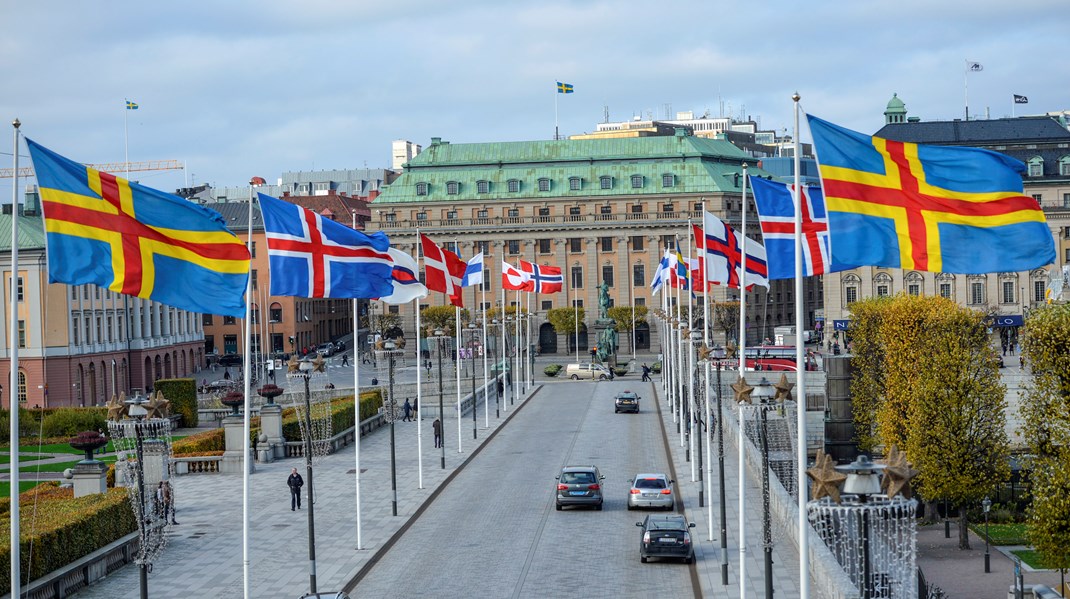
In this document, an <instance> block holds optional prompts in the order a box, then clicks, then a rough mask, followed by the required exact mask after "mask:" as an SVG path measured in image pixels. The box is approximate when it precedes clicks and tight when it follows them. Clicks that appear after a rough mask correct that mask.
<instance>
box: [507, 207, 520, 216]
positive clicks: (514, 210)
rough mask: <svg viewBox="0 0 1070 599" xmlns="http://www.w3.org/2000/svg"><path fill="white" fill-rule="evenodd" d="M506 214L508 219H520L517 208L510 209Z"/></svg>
mask: <svg viewBox="0 0 1070 599" xmlns="http://www.w3.org/2000/svg"><path fill="white" fill-rule="evenodd" d="M508 214H509V218H520V209H519V208H510V209H509V213H508Z"/></svg>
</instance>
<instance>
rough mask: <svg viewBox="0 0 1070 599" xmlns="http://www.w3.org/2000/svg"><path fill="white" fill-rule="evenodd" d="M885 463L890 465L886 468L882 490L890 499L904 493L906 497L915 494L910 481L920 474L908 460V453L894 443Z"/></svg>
mask: <svg viewBox="0 0 1070 599" xmlns="http://www.w3.org/2000/svg"><path fill="white" fill-rule="evenodd" d="M884 463H885V464H887V466H888V467H887V468H885V469H884V477H883V478H882V479H881V490H883V491H884V492H885V494H887V495H888V499H892V498H894V497H895V496H896V495H902V496H903V498H904V499H910V497H911V496H912V495H913V494H914V493H913V490H912V489H911V488H910V481H911V479H913V478H914V477H915V476H917V475H918V471H917V470H915V469H914V468H913V467H912V464H911V463H910V462H908V461H907V454H906V453H901V452H900V451H899V450H898V449H897V448H896V447H895V446H894V445H893V446H892V449H891V451H889V452H888V458H887V459H886V460H885V461H884Z"/></svg>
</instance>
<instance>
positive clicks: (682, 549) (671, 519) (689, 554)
mask: <svg viewBox="0 0 1070 599" xmlns="http://www.w3.org/2000/svg"><path fill="white" fill-rule="evenodd" d="M635 525H636V526H639V527H641V528H642V529H643V536H642V537H640V539H639V561H641V562H643V563H644V564H645V563H646V562H647V558H651V557H677V558H681V559H683V560H684V563H685V564H690V563H693V562H694V561H695V547H694V546H693V545H692V544H691V532H690V531H689V529H691V528H694V527H695V523H694V522H688V521H687V519H686V518H684V517H683V516H678V515H675V514H666V515H657V516H655V515H650V516H647V517H646V520H643V521H642V522H636V523H635Z"/></svg>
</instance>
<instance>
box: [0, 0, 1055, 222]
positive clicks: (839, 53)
mask: <svg viewBox="0 0 1070 599" xmlns="http://www.w3.org/2000/svg"><path fill="white" fill-rule="evenodd" d="M0 22H3V23H5V25H6V26H5V27H4V33H3V34H0V81H3V82H4V83H3V85H0V116H2V117H3V118H4V121H5V122H6V123H10V122H11V121H12V120H14V119H15V118H18V119H20V120H21V122H22V129H21V130H22V133H23V134H24V135H25V136H27V137H29V138H31V139H33V140H35V141H37V142H38V143H41V144H42V145H44V146H46V147H49V148H50V149H52V150H54V151H56V152H58V153H60V154H63V155H65V156H67V157H69V158H71V159H74V160H77V161H79V162H88V163H106V162H121V161H123V160H124V156H125V155H126V152H127V151H128V152H129V154H128V155H129V159H130V160H131V161H142V160H164V159H175V160H179V161H181V162H183V163H184V164H185V165H186V169H185V171H182V170H179V171H159V172H145V173H139V174H138V175H137V176H136V177H133V176H132V178H136V179H138V180H140V181H141V182H142V183H144V184H146V185H150V186H152V187H156V188H158V189H162V190H165V191H174V189H175V188H177V187H182V186H184V185H186V184H187V183H188V184H200V183H210V184H212V185H214V186H238V185H243V184H246V183H247V182H248V181H249V179H250V178H251V177H253V176H260V177H264V178H265V179H266V180H267V181H268V182H275V180H276V179H277V178H278V177H279V176H280V175H281V173H282V172H284V171H295V170H321V169H336V168H337V169H341V168H360V167H364V166H367V167H385V168H389V167H390V147H391V142H392V141H393V140H396V139H406V140H410V141H413V142H415V143H418V144H420V145H423V146H425V147H426V146H427V145H428V144H429V142H430V139H431V137H432V136H435V137H442V138H443V139H445V140H449V141H451V142H453V143H463V142H488V141H521V140H534V139H550V138H552V136H553V133H554V119H555V101H556V106H557V119H558V122H559V126H560V130H561V133H562V134H564V135H567V134H575V133H582V132H586V131H592V130H594V128H595V126H596V124H597V123H599V122H602V121H603V120H605V114H606V111H608V115H609V119H610V120H612V121H619V120H627V119H631V118H632V117H634V116H636V115H640V116H642V117H647V116H654V117H655V118H661V117H664V116H665V114H666V112H669V113H671V114H675V112H677V111H693V112H695V113H696V114H701V113H703V112H706V111H709V113H710V114H711V115H713V116H729V115H731V116H735V117H748V116H749V117H751V118H753V119H755V120H757V121H759V123H760V124H761V126H762V128H764V129H776V130H781V129H785V128H786V129H788V131H790V130H791V129H792V126H793V125H792V123H793V115H792V102H791V96H792V94H793V93H794V92H796V91H797V92H798V93H799V94H800V95H801V97H802V100H801V105H802V108H803V109H804V110H806V111H807V112H809V113H812V114H815V115H817V116H820V117H822V118H824V119H826V120H830V121H833V122H835V123H837V124H840V125H843V126H846V127H849V128H852V129H855V130H858V131H862V132H865V133H873V132H875V131H876V130H878V129H879V128H880V127H881V126H882V125H883V118H884V117H883V114H882V113H883V112H884V109H885V106H886V105H887V102H888V100H889V99H890V98H891V97H892V94H893V93H897V94H898V95H899V97H900V98H901V99H902V100H903V101H904V102H905V103H906V106H907V110H908V113H909V115H910V116H918V117H921V118H922V119H923V120H945V119H953V118H962V117H963V115H964V111H965V108H964V106H965V104H966V98H967V92H966V90H967V89H968V99H969V108H970V114H971V117H973V116H981V117H983V116H984V115H985V114H986V113H988V114H990V115H991V116H992V117H1002V116H1010V115H1011V113H1012V110H1015V111H1016V114H1017V115H1019V116H1021V115H1024V114H1040V113H1044V112H1048V111H1059V110H1067V109H1070V97H1068V89H1070V88H1068V83H1070V61H1066V60H1065V59H1064V57H1065V56H1067V55H1070V33H1068V31H1070V11H1067V10H1066V3H1065V0H1019V1H1017V2H1014V3H1008V2H1006V1H1004V0H1000V1H997V0H969V1H966V0H937V1H933V0H899V1H894V2H874V1H871V0H853V1H850V2H846V1H844V2H833V1H830V0H810V1H809V2H799V1H797V0H765V1H761V2H753V1H752V2H736V1H721V0H706V1H684V0H661V1H659V2H649V1H644V2H639V1H635V0H613V1H604V2H600V1H556V0H543V1H538V2H528V1H525V0H510V1H502V0H496V1H482V0H467V1H466V0H457V1H454V2H443V1H441V0H393V1H391V2H379V1H372V0H348V1H344V0H335V1H330V0H302V1H300V2H297V1H291V2H280V1H275V0H258V1H256V2H251V1H247V0H226V1H215V2H201V1H199V0H187V1H184V2H167V3H161V2H143V1H141V2H132V1H125V0H116V1H109V2H79V1H74V0H71V1H67V2H59V1H54V0H38V1H35V2H28V1H25V0H0ZM967 61H974V62H977V63H980V64H981V65H982V66H983V71H980V72H971V73H969V74H968V75H967V74H966V62H967ZM556 81H563V82H567V83H571V84H573V85H574V86H575V93H573V94H568V95H563V94H561V95H559V94H556V93H555V90H556V86H555V82H556ZM967 86H968V87H967ZM1012 94H1019V95H1025V96H1027V97H1028V98H1029V103H1028V104H1024V105H1022V104H1019V105H1017V106H1014V105H1013V104H1012V102H1011V100H1012ZM126 99H129V100H131V101H134V102H137V103H138V104H139V106H140V108H139V109H138V110H137V111H127V110H125V109H124V101H125V100H126ZM7 131H8V132H5V134H4V135H3V136H0V139H4V140H6V141H5V142H3V143H0V168H10V166H11V158H12V157H11V150H12V145H11V144H12V143H13V142H12V141H7V140H12V136H11V134H10V132H9V131H10V130H7ZM802 138H803V139H804V140H807V139H808V135H807V134H805V132H804V134H803V135H802ZM20 154H22V155H23V156H24V157H23V158H21V159H20V163H21V165H23V166H25V165H27V164H28V163H29V160H28V158H27V157H25V156H26V150H25V144H21V152H20ZM21 183H26V181H25V180H23V181H22V182H21ZM21 183H20V186H21ZM11 184H12V180H11V179H0V201H2V202H10V198H11V196H12V189H11Z"/></svg>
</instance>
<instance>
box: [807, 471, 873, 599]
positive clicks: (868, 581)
mask: <svg viewBox="0 0 1070 599" xmlns="http://www.w3.org/2000/svg"><path fill="white" fill-rule="evenodd" d="M884 468H885V465H884V464H877V463H874V462H873V461H872V460H870V459H869V456H868V455H865V454H863V455H860V456H858V459H856V460H855V461H853V462H851V463H850V464H847V465H846V466H836V470H838V471H840V472H843V473H844V474H846V475H847V480H845V481H844V483H843V491H842V493H844V494H849V495H855V496H856V497H858V503H860V504H863V505H865V503H866V502H867V501H868V500H869V496H870V495H876V494H878V493H880V492H881V481H880V476H879V474H878V472H880V471H881V470H883V469H884ZM799 492H800V493H801V492H802V487H801V485H800V490H799ZM861 514H862V584H861V587H862V588H861V589H860V590H861V591H862V599H870V598H871V597H873V574H872V569H873V563H872V557H871V556H870V553H871V551H870V547H869V510H865V509H863V510H861Z"/></svg>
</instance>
